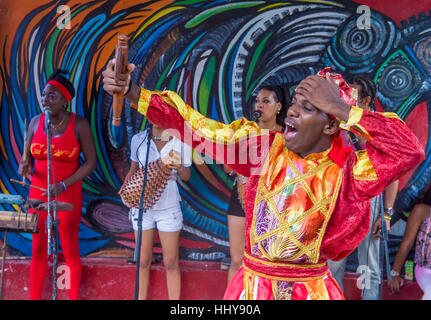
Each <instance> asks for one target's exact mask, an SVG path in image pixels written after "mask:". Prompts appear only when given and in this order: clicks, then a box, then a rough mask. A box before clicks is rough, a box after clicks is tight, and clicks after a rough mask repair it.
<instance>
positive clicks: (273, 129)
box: [258, 122, 278, 131]
mask: <svg viewBox="0 0 431 320" xmlns="http://www.w3.org/2000/svg"><path fill="white" fill-rule="evenodd" d="M258 125H259V123H258ZM277 125H278V124H277V122H276V123H275V124H274V126H273V127H272V129H271V130H270V131H275V128H277ZM259 127H260V125H259ZM267 130H269V129H267Z"/></svg>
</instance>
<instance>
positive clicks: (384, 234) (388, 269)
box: [380, 192, 392, 299]
mask: <svg viewBox="0 0 431 320" xmlns="http://www.w3.org/2000/svg"><path fill="white" fill-rule="evenodd" d="M383 194H384V193H383V192H382V193H381V194H380V216H381V219H382V238H383V250H384V253H383V254H384V259H385V262H386V277H387V279H388V280H391V279H392V276H391V265H390V262H389V247H388V241H389V240H388V229H387V227H386V219H385V208H384V205H383ZM382 260H383V259H382ZM382 266H383V261H382ZM382 297H383V267H382V268H381V279H380V299H382Z"/></svg>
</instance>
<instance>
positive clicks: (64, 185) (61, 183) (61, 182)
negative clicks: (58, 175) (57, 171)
mask: <svg viewBox="0 0 431 320" xmlns="http://www.w3.org/2000/svg"><path fill="white" fill-rule="evenodd" d="M59 184H60V186H61V187H62V188H63V191H66V189H67V187H66V184H65V183H64V182H63V181H60V182H59Z"/></svg>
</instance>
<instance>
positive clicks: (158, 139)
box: [151, 135, 162, 141]
mask: <svg viewBox="0 0 431 320" xmlns="http://www.w3.org/2000/svg"><path fill="white" fill-rule="evenodd" d="M151 137H152V138H153V140H154V141H162V137H161V136H153V135H151Z"/></svg>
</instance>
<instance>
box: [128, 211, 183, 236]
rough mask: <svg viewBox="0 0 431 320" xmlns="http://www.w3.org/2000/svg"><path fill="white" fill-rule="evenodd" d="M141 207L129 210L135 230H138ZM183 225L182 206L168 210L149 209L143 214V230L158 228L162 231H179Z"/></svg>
mask: <svg viewBox="0 0 431 320" xmlns="http://www.w3.org/2000/svg"><path fill="white" fill-rule="evenodd" d="M138 216H139V209H138V208H132V209H130V211H129V219H130V220H131V221H132V224H133V230H138ZM182 227H183V213H182V211H181V207H180V206H178V207H173V208H169V209H167V210H152V209H150V210H147V212H144V214H143V216H142V230H151V229H157V230H159V231H162V232H177V231H180V230H181V228H182Z"/></svg>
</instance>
